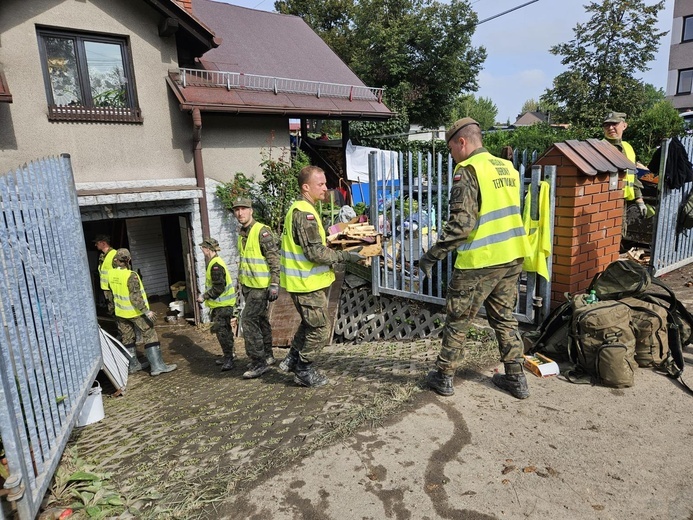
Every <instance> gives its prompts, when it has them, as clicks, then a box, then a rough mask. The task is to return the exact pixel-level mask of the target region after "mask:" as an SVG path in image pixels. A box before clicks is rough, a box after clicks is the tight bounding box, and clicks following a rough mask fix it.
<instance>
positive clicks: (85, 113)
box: [48, 105, 142, 123]
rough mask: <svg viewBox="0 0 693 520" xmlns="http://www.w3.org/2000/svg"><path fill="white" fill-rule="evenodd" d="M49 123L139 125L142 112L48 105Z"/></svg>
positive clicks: (138, 110)
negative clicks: (75, 122)
mask: <svg viewBox="0 0 693 520" xmlns="http://www.w3.org/2000/svg"><path fill="white" fill-rule="evenodd" d="M48 119H49V120H50V121H95V122H101V123H141V122H142V111H141V110H140V109H139V108H130V107H84V106H72V105H48Z"/></svg>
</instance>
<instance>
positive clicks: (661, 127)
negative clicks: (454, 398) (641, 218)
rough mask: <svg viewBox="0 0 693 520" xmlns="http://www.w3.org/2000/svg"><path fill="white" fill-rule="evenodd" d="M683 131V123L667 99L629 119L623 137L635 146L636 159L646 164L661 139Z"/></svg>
mask: <svg viewBox="0 0 693 520" xmlns="http://www.w3.org/2000/svg"><path fill="white" fill-rule="evenodd" d="M683 133H684V123H683V119H682V118H681V116H679V113H678V111H677V110H676V109H675V108H674V106H673V105H672V104H671V103H670V102H669V101H659V102H656V103H654V104H653V105H652V106H651V107H649V108H648V109H647V110H645V111H644V112H643V113H642V114H640V116H639V117H638V118H637V119H634V120H632V121H630V122H629V123H628V128H626V132H625V134H624V136H623V137H624V139H626V140H627V141H628V142H629V143H630V144H632V145H633V148H635V150H636V153H637V157H638V160H639V161H640V162H642V163H643V164H647V163H649V162H650V158H651V157H652V154H653V153H654V151H655V149H656V148H657V147H658V146H659V145H660V144H661V142H662V139H666V138H668V137H673V136H676V135H682V134H683Z"/></svg>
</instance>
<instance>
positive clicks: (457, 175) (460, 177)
mask: <svg viewBox="0 0 693 520" xmlns="http://www.w3.org/2000/svg"><path fill="white" fill-rule="evenodd" d="M461 179H462V175H460V174H459V173H458V174H456V175H455V176H454V177H453V178H452V182H457V181H459V180H461Z"/></svg>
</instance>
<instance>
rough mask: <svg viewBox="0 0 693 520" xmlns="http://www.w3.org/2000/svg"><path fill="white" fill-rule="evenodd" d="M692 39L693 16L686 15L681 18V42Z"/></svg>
mask: <svg viewBox="0 0 693 520" xmlns="http://www.w3.org/2000/svg"><path fill="white" fill-rule="evenodd" d="M691 40H693V16H686V17H685V18H684V19H683V35H682V36H681V42H689V41H691Z"/></svg>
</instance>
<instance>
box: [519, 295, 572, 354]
mask: <svg viewBox="0 0 693 520" xmlns="http://www.w3.org/2000/svg"><path fill="white" fill-rule="evenodd" d="M572 317H573V304H572V302H571V301H570V300H569V301H566V302H563V303H562V304H561V305H560V306H559V307H556V308H555V309H554V310H553V311H551V313H550V314H549V315H548V316H547V317H546V318H545V319H544V321H543V322H542V323H541V325H540V326H539V329H538V330H537V331H535V332H528V333H526V334H524V335H523V340H524V342H525V345H526V347H527V348H526V349H525V350H526V352H527V354H536V353H537V352H542V353H543V354H546V355H547V356H548V357H550V358H551V359H553V360H555V361H569V360H570V355H569V353H568V351H569V349H570V321H571V319H572Z"/></svg>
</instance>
